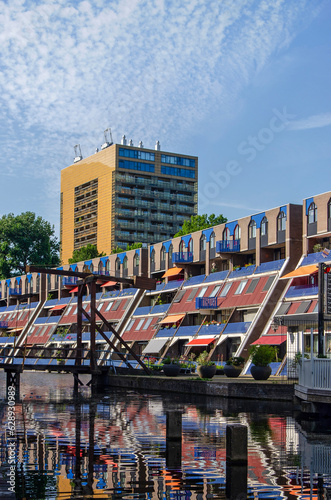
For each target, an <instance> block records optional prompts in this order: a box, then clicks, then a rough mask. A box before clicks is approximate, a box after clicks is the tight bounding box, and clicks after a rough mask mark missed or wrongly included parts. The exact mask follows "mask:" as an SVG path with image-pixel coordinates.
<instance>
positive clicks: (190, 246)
mask: <svg viewBox="0 0 331 500" xmlns="http://www.w3.org/2000/svg"><path fill="white" fill-rule="evenodd" d="M188 251H189V252H191V253H193V239H192V238H191V239H190V241H189V242H188Z"/></svg>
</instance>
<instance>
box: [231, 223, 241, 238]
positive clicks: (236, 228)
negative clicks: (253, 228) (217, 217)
mask: <svg viewBox="0 0 331 500" xmlns="http://www.w3.org/2000/svg"><path fill="white" fill-rule="evenodd" d="M240 233H241V232H240V226H239V224H237V225H236V227H235V228H234V233H233V235H234V239H235V240H240Z"/></svg>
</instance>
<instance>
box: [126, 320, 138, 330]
mask: <svg viewBox="0 0 331 500" xmlns="http://www.w3.org/2000/svg"><path fill="white" fill-rule="evenodd" d="M135 321H136V320H135V319H131V320H130V323H129V324H128V326H127V327H126V329H125V331H126V332H128V331H129V330H131V328H132V326H133V323H134V322H135Z"/></svg>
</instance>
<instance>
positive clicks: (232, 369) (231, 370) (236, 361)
mask: <svg viewBox="0 0 331 500" xmlns="http://www.w3.org/2000/svg"><path fill="white" fill-rule="evenodd" d="M244 362H245V359H244V358H243V357H242V356H232V357H231V358H229V359H228V360H227V362H226V364H225V366H224V374H225V375H226V376H227V377H230V378H237V377H239V375H240V374H241V370H242V368H243V366H244Z"/></svg>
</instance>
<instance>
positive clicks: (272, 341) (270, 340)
mask: <svg viewBox="0 0 331 500" xmlns="http://www.w3.org/2000/svg"><path fill="white" fill-rule="evenodd" d="M286 339H287V335H264V336H263V337H260V338H259V339H257V340H255V342H253V343H252V345H262V344H263V345H279V344H282V343H283V342H286Z"/></svg>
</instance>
